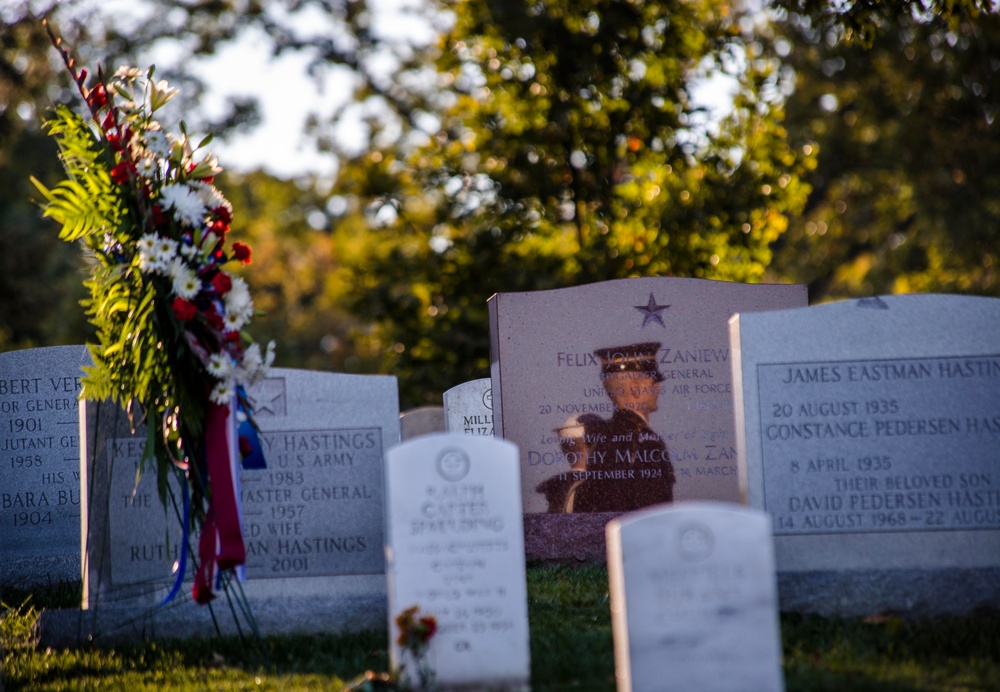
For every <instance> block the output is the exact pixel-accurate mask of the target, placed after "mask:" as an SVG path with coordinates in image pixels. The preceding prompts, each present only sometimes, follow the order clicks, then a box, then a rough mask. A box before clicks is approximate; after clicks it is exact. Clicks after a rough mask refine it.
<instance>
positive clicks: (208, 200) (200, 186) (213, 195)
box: [188, 180, 233, 214]
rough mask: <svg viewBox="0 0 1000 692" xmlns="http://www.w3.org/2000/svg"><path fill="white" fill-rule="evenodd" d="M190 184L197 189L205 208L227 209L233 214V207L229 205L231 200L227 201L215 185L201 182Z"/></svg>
mask: <svg viewBox="0 0 1000 692" xmlns="http://www.w3.org/2000/svg"><path fill="white" fill-rule="evenodd" d="M188 184H189V185H190V186H191V187H193V188H194V189H195V191H196V192H197V193H198V197H200V198H201V201H202V202H204V203H205V206H206V207H208V208H209V209H215V208H216V207H225V208H226V209H227V210H228V211H229V213H230V214H232V213H233V205H232V204H230V203H229V200H227V199H226V198H225V197H224V196H223V195H222V193H221V192H219V189H218V188H217V187H215V186H214V185H210V184H208V183H206V182H203V181H200V180H198V181H194V182H191V183H188Z"/></svg>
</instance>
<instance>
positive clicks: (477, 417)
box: [444, 377, 493, 436]
mask: <svg viewBox="0 0 1000 692" xmlns="http://www.w3.org/2000/svg"><path fill="white" fill-rule="evenodd" d="M444 424H445V429H446V430H447V431H448V432H457V433H463V434H465V435H487V436H492V435H493V381H492V380H491V379H490V378H488V377H484V378H482V379H479V380H472V381H470V382H464V383H462V384H460V385H458V386H455V387H452V388H451V389H449V390H448V391H446V392H445V393H444Z"/></svg>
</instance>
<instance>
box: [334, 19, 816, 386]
mask: <svg viewBox="0 0 1000 692" xmlns="http://www.w3.org/2000/svg"><path fill="white" fill-rule="evenodd" d="M451 9H452V11H453V12H454V13H455V17H456V21H455V24H454V26H453V28H452V29H451V31H450V32H449V33H448V34H447V35H446V36H445V37H444V39H443V42H442V49H441V55H440V58H439V60H438V70H439V72H438V83H439V87H440V90H441V91H442V92H444V93H448V94H449V95H450V99H451V103H450V105H449V107H448V108H447V109H446V110H444V111H443V112H442V113H441V114H440V116H439V117H440V120H439V123H438V124H437V126H436V127H432V128H429V132H428V133H427V137H426V141H425V142H424V143H423V144H421V145H419V146H416V147H406V146H405V145H404V146H400V145H398V144H397V145H396V146H393V147H391V148H383V149H378V150H375V151H372V152H366V153H365V155H364V156H363V157H359V158H357V159H354V160H352V161H350V162H348V164H347V165H346V166H345V167H344V168H343V169H342V171H341V175H340V178H339V181H338V186H339V191H340V192H341V193H342V194H344V195H345V196H347V197H349V198H350V199H351V200H354V201H355V206H354V208H353V212H354V213H355V214H365V215H367V216H368V218H369V219H370V223H369V224H367V226H366V227H365V232H367V233H368V234H369V236H370V237H371V242H370V245H369V247H370V252H369V253H368V254H367V255H366V257H365V259H364V260H363V261H362V262H360V263H358V264H356V265H354V269H355V272H354V276H355V285H354V288H353V292H352V295H351V298H352V302H351V304H352V306H353V309H354V311H355V312H356V313H357V314H359V315H362V314H363V315H366V316H368V318H370V319H372V320H374V321H375V324H376V328H375V330H374V332H373V334H372V339H373V340H374V341H375V342H376V343H377V345H378V346H379V347H381V350H382V352H383V353H384V354H386V362H385V366H384V367H385V368H386V369H388V370H391V371H393V372H396V373H397V374H399V375H400V377H401V384H400V389H401V393H402V395H403V398H404V401H406V402H408V403H410V404H415V403H427V402H429V401H433V398H434V397H436V396H437V393H438V392H441V391H443V390H445V389H447V388H448V387H451V386H454V385H456V384H459V383H461V382H463V381H465V380H468V379H473V378H476V377H486V376H488V374H489V369H488V363H489V349H488V342H487V337H488V327H487V325H488V320H487V309H486V302H487V299H488V298H489V297H490V296H491V295H492V294H493V293H495V292H498V291H530V290H538V289H550V288H556V287H562V286H572V285H578V284H582V283H588V282H593V281H600V280H605V279H615V278H625V277H633V276H646V275H671V276H691V277H701V278H710V279H726V280H734V281H759V280H760V279H761V278H762V277H763V275H764V270H765V268H766V266H767V265H768V263H769V261H770V250H769V244H770V243H772V242H773V241H774V240H776V239H777V237H778V236H779V235H780V234H781V232H782V231H783V230H784V228H785V225H786V223H787V218H788V216H789V215H790V214H795V213H797V212H798V210H799V209H800V208H801V205H802V203H803V202H804V199H805V190H804V188H803V187H802V186H801V185H800V184H799V175H800V172H801V170H802V168H803V166H807V165H808V164H809V157H808V156H806V155H803V154H802V152H801V151H793V150H792V149H791V148H790V147H789V146H788V144H787V140H786V137H785V133H784V131H783V130H782V127H781V122H780V121H781V103H780V93H779V85H778V83H777V78H778V71H777V69H776V67H777V63H776V62H775V61H773V60H767V59H765V58H764V57H763V55H762V54H761V53H760V51H761V48H760V46H759V44H757V43H755V42H753V41H751V40H749V39H748V37H747V35H745V34H744V33H743V32H742V31H741V29H740V26H741V23H742V24H746V22H741V19H743V17H742V16H741V15H740V14H738V12H737V8H736V7H734V6H730V5H726V4H722V3H718V2H714V1H712V2H693V1H688V2H676V3H640V2H636V3H623V2H616V1H614V0H589V1H586V2H580V1H576V0H575V1H573V2H571V1H570V0H561V1H559V0H553V1H550V2H543V3H534V2H529V3H511V2H488V1H484V0H465V1H462V2H456V3H453V4H452V5H451ZM718 73H723V74H726V75H728V77H729V79H730V80H731V81H732V84H733V85H734V86H735V88H736V89H737V93H736V96H735V98H734V100H733V105H732V110H731V111H730V113H729V115H728V116H727V117H726V118H724V119H723V120H721V121H718V122H716V121H712V120H711V119H710V118H709V117H708V115H707V113H706V112H705V107H704V106H703V105H702V104H700V103H699V102H698V101H697V100H696V97H695V91H696V89H697V88H698V86H699V84H700V83H701V82H702V80H705V79H708V78H710V77H712V76H713V75H715V74H718Z"/></svg>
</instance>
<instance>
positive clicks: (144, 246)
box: [137, 233, 158, 254]
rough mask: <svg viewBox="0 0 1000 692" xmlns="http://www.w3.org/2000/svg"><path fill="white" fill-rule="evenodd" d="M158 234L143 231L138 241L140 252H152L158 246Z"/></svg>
mask: <svg viewBox="0 0 1000 692" xmlns="http://www.w3.org/2000/svg"><path fill="white" fill-rule="evenodd" d="M157 239H158V236H157V235H156V234H155V233H143V234H142V237H141V238H139V242H138V243H137V245H138V247H139V252H145V253H147V254H149V253H152V252H153V250H154V249H155V248H156V241H157Z"/></svg>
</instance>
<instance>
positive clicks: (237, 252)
mask: <svg viewBox="0 0 1000 692" xmlns="http://www.w3.org/2000/svg"><path fill="white" fill-rule="evenodd" d="M233 259H236V260H239V261H240V262H242V263H243V264H250V246H249V245H244V244H243V243H233Z"/></svg>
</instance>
